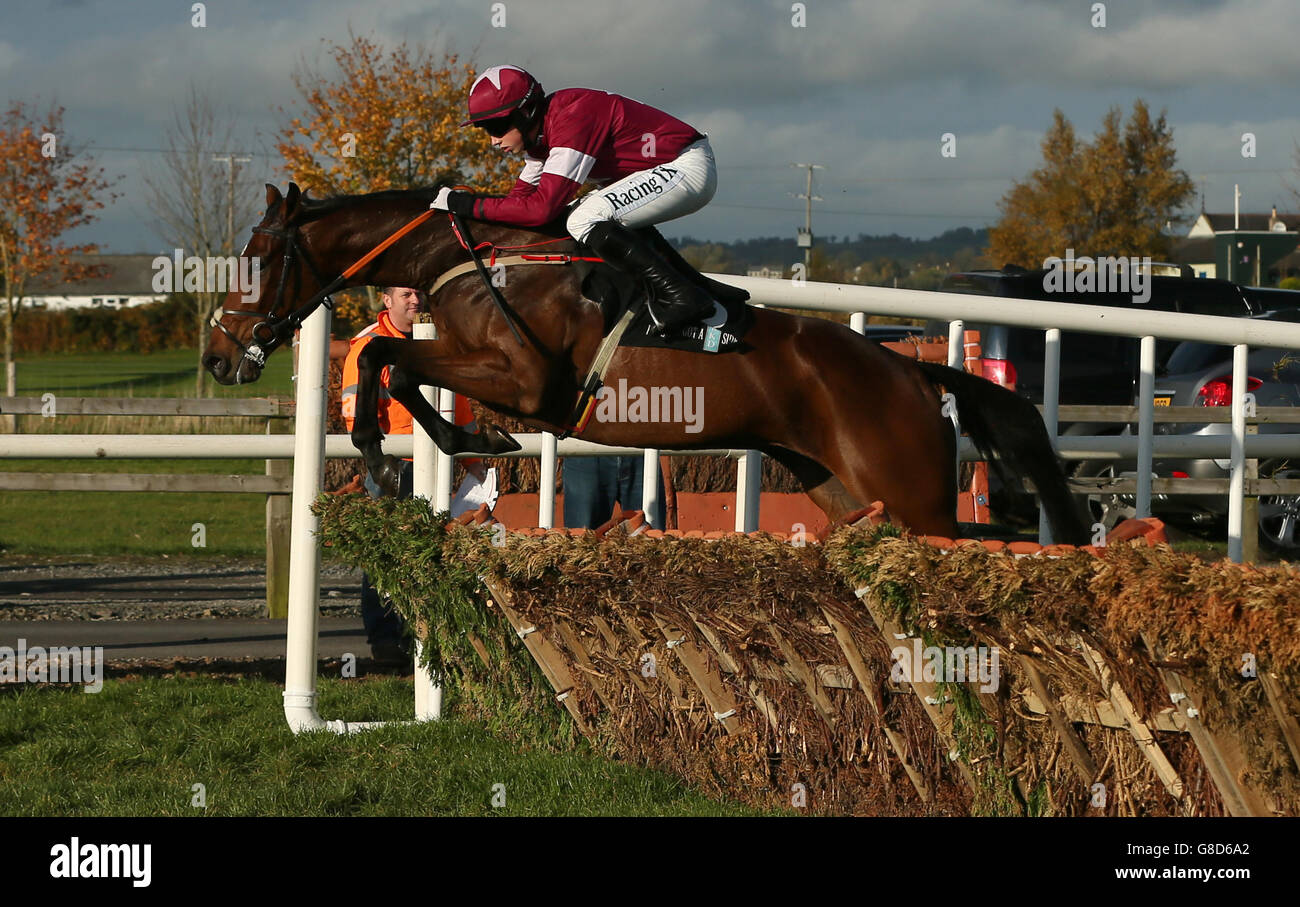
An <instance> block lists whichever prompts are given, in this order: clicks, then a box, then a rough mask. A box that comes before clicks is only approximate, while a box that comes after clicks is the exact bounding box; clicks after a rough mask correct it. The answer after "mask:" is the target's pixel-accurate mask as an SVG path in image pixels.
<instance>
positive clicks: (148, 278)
mask: <svg viewBox="0 0 1300 907" xmlns="http://www.w3.org/2000/svg"><path fill="white" fill-rule="evenodd" d="M155 258H157V256H156V255H73V256H71V259H72V261H73V262H75V263H77V264H88V265H100V266H102V267H103V273H102V276H100V277H90V278H87V279H85V280H73V281H65V280H63V275H62V274H60V273H59V272H58V270H57V269H56V270H54V271H51V272H47V273H45V274H42V275H40V276H38V277H33V278H32V280H31V282H30V283H28V285H27V289H26V295H28V296H156V295H157V292H156V291H155V290H154V288H153V277H154V273H155V272H154V269H153V260H154V259H155Z"/></svg>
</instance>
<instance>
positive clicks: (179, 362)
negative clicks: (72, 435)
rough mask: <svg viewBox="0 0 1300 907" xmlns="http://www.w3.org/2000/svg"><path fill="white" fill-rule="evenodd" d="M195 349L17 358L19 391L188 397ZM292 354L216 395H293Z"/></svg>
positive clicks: (22, 393) (31, 394)
mask: <svg viewBox="0 0 1300 907" xmlns="http://www.w3.org/2000/svg"><path fill="white" fill-rule="evenodd" d="M198 356H199V353H198V350H192V349H188V350H161V351H159V352H154V353H133V352H117V351H114V352H103V353H50V354H45V355H39V356H34V355H33V356H19V357H18V395H19V396H21V397H39V396H40V395H42V394H45V393H52V394H56V395H58V394H63V395H66V396H69V397H192V396H194V376H195V370H196V368H197V365H198ZM292 374H293V355H292V353H291V352H289V350H287V349H285V350H281V351H279V353H277V354H276V355H274V356H271V357H270V358H269V359H268V360H267V363H266V371H265V372H263V374H262V378H261V379H260V380H259V381H257V382H256V383H255V384H245V385H237V386H235V387H216V386H215V385H213V382H211V381H210V380H209V382H208V383H209V385H210V386H213V387H214V389H213V390H212V391H211V393H210V395H211V396H214V397H269V396H273V395H277V394H278V395H292V394H293V382H292V381H291V380H290V376H291V375H292Z"/></svg>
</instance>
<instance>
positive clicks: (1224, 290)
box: [925, 267, 1300, 434]
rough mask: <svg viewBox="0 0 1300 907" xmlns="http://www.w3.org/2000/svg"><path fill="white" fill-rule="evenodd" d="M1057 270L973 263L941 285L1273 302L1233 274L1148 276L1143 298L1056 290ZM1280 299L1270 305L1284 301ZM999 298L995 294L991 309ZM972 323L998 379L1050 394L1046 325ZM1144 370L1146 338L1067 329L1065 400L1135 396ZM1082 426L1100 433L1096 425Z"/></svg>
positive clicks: (1161, 347)
mask: <svg viewBox="0 0 1300 907" xmlns="http://www.w3.org/2000/svg"><path fill="white" fill-rule="evenodd" d="M1048 274H1049V272H1048V271H1047V270H1046V269H1043V268H1040V269H1038V270H1034V271H1026V270H1024V269H1023V268H1016V267H1007V268H1003V269H1002V270H1001V271H966V272H962V273H958V274H952V275H949V276H948V277H947V278H946V279H945V280H944V282H943V285H942V287H941V289H942V290H943V291H946V292H952V293H974V294H979V295H983V296H990V297H1006V298H1011V299H1037V300H1042V301H1044V302H1071V303H1078V304H1080V305H1095V306H1112V307H1126V308H1127V307H1130V306H1134V305H1142V306H1143V307H1144V308H1146V309H1148V310H1150V311H1156V312H1192V313H1195V314H1198V315H1226V316H1234V317H1248V316H1251V315H1259V314H1262V313H1263V312H1264V311H1265V310H1266V306H1265V304H1264V302H1263V301H1262V300H1261V298H1260V297H1259V296H1258V295H1257V294H1256V293H1249V292H1247V290H1246V288H1244V287H1241V286H1238V285H1237V284H1234V283H1230V282H1228V281H1226V280H1214V279H1209V278H1204V277H1172V276H1166V275H1161V274H1157V275H1156V276H1152V277H1150V278H1148V280H1149V281H1150V298H1149V299H1148V301H1147V302H1145V303H1135V302H1134V301H1133V295H1132V294H1131V293H1110V292H1105V293H1101V292H1098V293H1092V292H1053V291H1049V290H1047V289H1045V288H1044V282H1045V279H1046V278H1047V276H1048ZM1271 292H1273V293H1290V294H1292V295H1291V297H1290V300H1291V302H1290V305H1291V306H1292V307H1296V308H1300V291H1293V290H1275V291H1271ZM1283 307H1285V306H1283V305H1282V302H1281V300H1277V301H1275V302H1274V304H1273V305H1271V306H1269V308H1283ZM995 311H996V303H995V302H990V314H992V313H994V312H995ZM1048 327H1051V325H1044V326H1043V329H1046V328H1048ZM947 328H948V323H947V322H945V321H931V322H928V323H927V324H926V329H925V332H926V334H946V333H947ZM966 328H968V329H975V330H978V331H979V332H980V346H981V350H982V352H981V359H982V362H981V365H982V368H983V374H984V377H986V378H988V379H989V380H991V381H995V382H997V383H999V384H1001V385H1003V386H1004V387H1008V388H1010V389H1012V390H1015V391H1016V392H1017V393H1019V394H1021V395H1022V396H1024V397H1027V398H1028V399H1029V400H1031V401H1033V402H1034V403H1042V402H1043V361H1044V359H1045V358H1046V340H1045V338H1044V335H1043V329H1038V328H1023V327H1010V326H1008V325H999V324H993V323H989V322H981V321H979V320H978V319H971V320H968V321H967V322H966ZM1175 345H1176V342H1175V341H1159V340H1158V341H1157V342H1156V366H1157V368H1159V366H1160V365H1161V364H1162V363H1163V361H1164V360H1165V359H1167V358H1168V356H1169V354H1170V353H1172V352H1173V348H1174V346H1175ZM1137 377H1138V340H1137V339H1136V338H1132V337H1116V336H1111V335H1106V334H1087V333H1081V332H1076V331H1063V332H1062V333H1061V382H1060V402H1061V403H1062V404H1063V405H1069V404H1085V403H1087V404H1094V405H1106V404H1116V405H1122V404H1127V403H1129V402H1130V401H1131V400H1132V399H1133V391H1134V389H1135V388H1136V387H1137ZM1076 433H1083V434H1092V433H1093V431H1092V430H1091V428H1088V429H1087V430H1081V431H1079V432H1076Z"/></svg>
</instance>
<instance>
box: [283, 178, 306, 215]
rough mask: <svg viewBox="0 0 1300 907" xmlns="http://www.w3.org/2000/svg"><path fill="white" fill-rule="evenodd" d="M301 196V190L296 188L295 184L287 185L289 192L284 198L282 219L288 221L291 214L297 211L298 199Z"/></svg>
mask: <svg viewBox="0 0 1300 907" xmlns="http://www.w3.org/2000/svg"><path fill="white" fill-rule="evenodd" d="M301 195H302V190H301V189H299V188H298V184H297V183H290V184H289V191H288V192H286V193H285V196H284V219H285V220H288V219H289V218H290V217H292V216H293V213H294V212H295V211H296V210H298V199H299V197H301Z"/></svg>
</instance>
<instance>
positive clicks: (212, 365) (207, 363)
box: [203, 356, 230, 378]
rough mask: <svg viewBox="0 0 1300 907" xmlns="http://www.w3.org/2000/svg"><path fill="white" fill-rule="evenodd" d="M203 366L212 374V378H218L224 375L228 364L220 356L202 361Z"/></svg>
mask: <svg viewBox="0 0 1300 907" xmlns="http://www.w3.org/2000/svg"><path fill="white" fill-rule="evenodd" d="M203 366H204V368H206V369H207V370H208V371H209V372H211V373H212V376H213V377H214V378H220V377H221V376H222V375H224V374H225V373H226V369H227V368H229V367H230V366H229V364H228V363H227V362H226V360H225V359H223V358H222V357H221V356H209V357H208V358H206V359H204V360H203Z"/></svg>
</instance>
